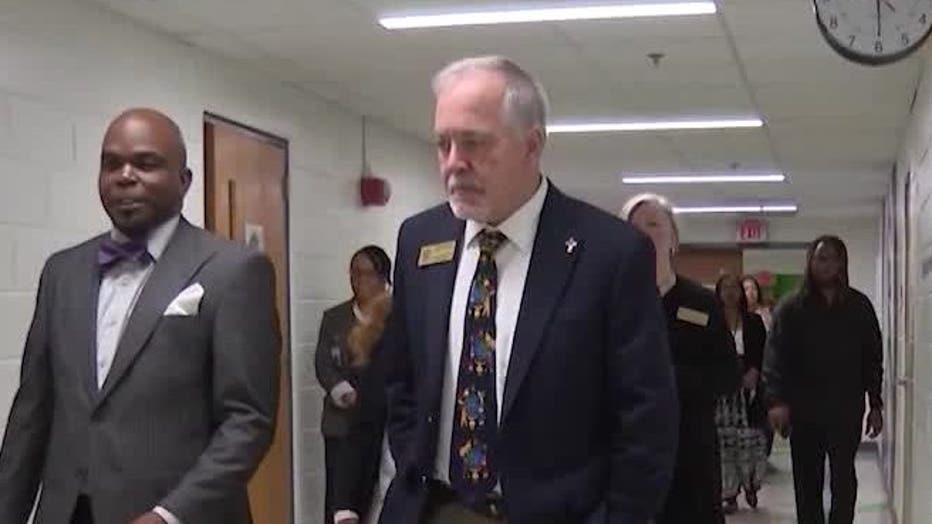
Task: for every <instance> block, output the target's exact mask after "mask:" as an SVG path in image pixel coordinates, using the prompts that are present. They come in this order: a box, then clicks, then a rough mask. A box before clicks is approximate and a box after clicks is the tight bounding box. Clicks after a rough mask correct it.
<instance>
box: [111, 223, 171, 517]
mask: <svg viewBox="0 0 932 524" xmlns="http://www.w3.org/2000/svg"><path fill="white" fill-rule="evenodd" d="M179 220H180V217H178V216H176V217H174V218H172V219H170V220H168V221H167V222H165V223H164V224H162V225H160V226H159V227H157V228H155V229H154V230H153V231H152V232H151V233H150V234H149V239H148V241H147V242H146V247H147V248H148V251H149V255H150V256H152V260H154V261H155V263H157V262H158V260H159V258H160V257H161V256H162V253H164V252H165V248H166V247H167V246H168V242H169V240H171V238H172V235H174V234H175V229H177V227H178V221H179ZM110 235H111V237H112V238H113V239H114V240H116V241H117V242H126V241H127V240H129V239H128V238H127V237H126V235H124V234H123V233H121V232H120V231H118V230H116V229H114V230H113V231H112V232H111V233H110ZM155 263H153V262H149V261H145V262H139V261H135V260H128V261H122V262H120V263H119V264H117V265H115V266H113V267H112V268H110V270H109V271H107V272H106V273H105V274H104V275H103V277H102V278H101V280H100V293H99V295H98V298H97V355H96V357H95V363H96V366H97V387H98V388H102V387H103V385H104V382H105V381H106V380H107V374H109V373H110V367H111V366H112V365H113V358H114V357H115V356H116V350H117V346H118V345H119V343H120V338H121V337H122V336H123V329H124V328H125V327H126V321H127V320H128V319H129V316H130V314H131V313H132V312H133V308H135V307H136V301H137V300H138V299H139V294H140V293H141V292H142V289H143V286H144V285H145V283H146V280H148V279H149V275H151V274H152V270H153V269H154V268H155ZM153 511H154V512H155V513H156V514H157V515H158V516H159V517H161V518H162V520H164V521H165V522H166V523H167V524H181V521H180V520H178V519H177V518H176V517H175V516H174V515H172V514H171V513H169V512H168V511H167V510H165V509H164V508H161V507H156V508H154V509H153Z"/></svg>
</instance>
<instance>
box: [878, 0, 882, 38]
mask: <svg viewBox="0 0 932 524" xmlns="http://www.w3.org/2000/svg"><path fill="white" fill-rule="evenodd" d="M881 37H882V32H881V30H880V0H877V38H881Z"/></svg>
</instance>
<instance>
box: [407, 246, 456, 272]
mask: <svg viewBox="0 0 932 524" xmlns="http://www.w3.org/2000/svg"><path fill="white" fill-rule="evenodd" d="M454 254H456V241H455V240H449V241H447V242H440V243H439V244H430V245H427V246H421V253H420V255H419V256H418V257H417V267H424V266H432V265H434V264H440V263H443V262H450V261H451V260H453V255H454Z"/></svg>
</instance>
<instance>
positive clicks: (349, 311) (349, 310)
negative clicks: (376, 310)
mask: <svg viewBox="0 0 932 524" xmlns="http://www.w3.org/2000/svg"><path fill="white" fill-rule="evenodd" d="M355 321H356V317H355V316H354V315H353V301H352V300H348V301H346V302H343V303H342V304H339V305H337V306H334V307H332V308H330V309H328V310H326V311H324V316H323V318H322V319H321V321H320V333H319V334H318V336H317V351H316V353H315V355H314V368H315V371H316V372H317V381H318V382H320V385H321V387H323V388H324V400H323V402H324V410H323V414H322V416H321V420H320V430H321V433H322V434H323V435H324V436H325V437H345V436H346V435H347V434H348V433H349V430H350V426H351V425H352V419H353V412H352V410H346V409H342V408H339V407H337V405H336V404H334V403H333V399H332V398H330V391H331V390H332V389H333V387H334V386H336V385H337V384H339V383H340V382H343V381H344V380H345V381H349V380H350V376H349V374H348V373H347V372H346V370H345V367H344V366H343V365H342V361H343V359H345V358H346V337H347V335H348V334H349V331H350V329H351V328H352V327H353V323H354V322H355Z"/></svg>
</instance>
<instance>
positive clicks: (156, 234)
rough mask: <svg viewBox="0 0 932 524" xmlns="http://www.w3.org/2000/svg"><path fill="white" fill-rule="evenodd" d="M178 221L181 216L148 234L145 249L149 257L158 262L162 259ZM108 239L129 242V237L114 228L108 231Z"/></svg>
mask: <svg viewBox="0 0 932 524" xmlns="http://www.w3.org/2000/svg"><path fill="white" fill-rule="evenodd" d="M180 221H181V215H175V216H173V217H172V218H170V219H168V220H166V221H165V222H163V223H162V224H161V225H159V226H158V227H156V228H155V229H153V230H152V231H151V232H149V237H148V240H146V248H147V249H148V251H149V255H151V256H152V258H153V259H154V260H156V261H158V259H159V258H161V257H162V253H164V252H165V248H167V247H168V242H169V241H170V240H171V238H172V235H174V234H175V230H176V229H178V223H179V222H180ZM110 237H111V238H113V239H114V240H116V241H117V242H127V241H129V237H128V236H126V235H125V234H124V233H123V232H122V231H120V230H119V229H116V228H113V229H112V230H111V231H110Z"/></svg>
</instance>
